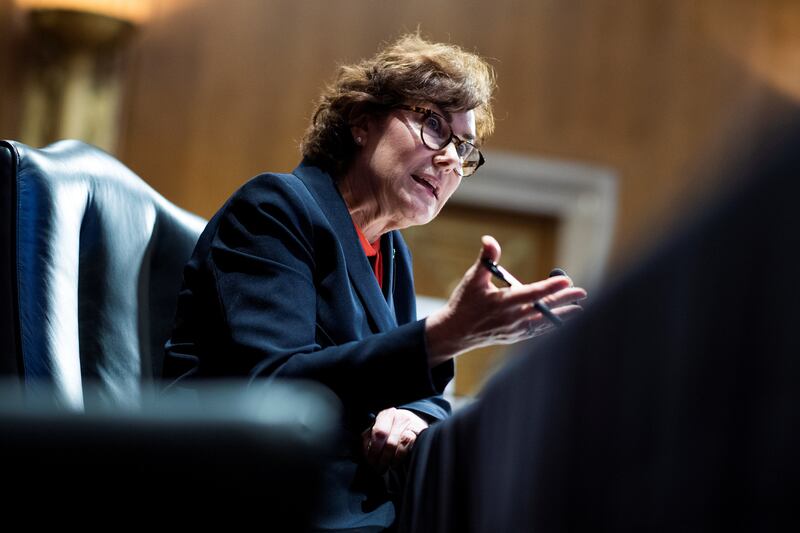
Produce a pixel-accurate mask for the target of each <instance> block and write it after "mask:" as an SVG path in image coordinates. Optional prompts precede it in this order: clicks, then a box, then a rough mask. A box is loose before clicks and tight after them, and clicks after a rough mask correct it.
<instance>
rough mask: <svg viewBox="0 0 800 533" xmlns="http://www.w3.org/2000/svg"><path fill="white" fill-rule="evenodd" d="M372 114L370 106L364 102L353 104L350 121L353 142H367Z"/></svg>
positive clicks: (361, 144)
mask: <svg viewBox="0 0 800 533" xmlns="http://www.w3.org/2000/svg"><path fill="white" fill-rule="evenodd" d="M371 118H372V117H371V114H370V113H369V108H368V106H367V105H366V104H364V103H359V104H356V105H355V106H353V108H352V109H351V110H350V116H349V117H348V122H349V124H350V134H351V135H352V136H353V142H354V143H356V145H358V146H364V145H365V144H367V139H368V136H369V130H370V124H371V122H372V120H371Z"/></svg>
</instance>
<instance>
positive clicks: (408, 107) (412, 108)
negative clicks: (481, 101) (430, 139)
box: [393, 104, 486, 178]
mask: <svg viewBox="0 0 800 533" xmlns="http://www.w3.org/2000/svg"><path fill="white" fill-rule="evenodd" d="M393 107H395V108H397V109H404V110H406V111H411V112H412V113H419V114H420V115H423V117H429V116H431V115H436V116H437V117H439V118H440V119H442V121H443V122H444V123H445V124H447V127H449V128H450V137H448V139H447V141H446V142H445V143H444V144H442V146H439V147H438V148H434V147H432V146H430V145H428V143H426V142H425V136H424V135H423V134H422V130H423V129H424V128H425V120H424V119H423V121H422V122H421V123H420V125H419V138H420V140H421V141H422V144H424V145H425V148H427V149H428V150H434V151H435V150H443V149H444V148H446V147H447V145H448V144H450V143H451V142H452V143H453V144H454V145H455V147H456V153H458V147H459V146H461V145H462V144H468V145H470V146H472V148H473V150H476V151H477V152H478V164H477V165H475V170H473V171H472V172H470V173H469V174H464V165H461V172H460V173H459V174H460V175H461V177H462V178H468V177H470V176H472V175H473V174H475V173H476V172H477V171H478V169H479V168H481V166H483V164H484V163H485V162H486V158H484V157H483V152H481V151H480V149H479V148H478V147H477V146H475V144H473V143H471V142H469V141H465V140H464V139H461V138H460V137H459V136H458V135H456V134H455V133H453V126H452V124H450V122H449V121H448V120H447V119H446V118H445V117H444V116H442V115H440V114H439V113H437V112H436V111H434V110H433V109H429V108H427V107H421V106H412V105H406V104H396V105H394V106H393ZM458 159H459V161H463V158H461V157H459V158H458Z"/></svg>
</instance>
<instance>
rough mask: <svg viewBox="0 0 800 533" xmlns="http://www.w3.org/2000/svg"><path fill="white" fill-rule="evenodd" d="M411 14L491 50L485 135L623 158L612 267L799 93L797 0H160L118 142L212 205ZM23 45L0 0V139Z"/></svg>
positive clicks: (134, 67) (593, 159) (163, 182)
mask: <svg viewBox="0 0 800 533" xmlns="http://www.w3.org/2000/svg"><path fill="white" fill-rule="evenodd" d="M417 27H419V28H420V29H421V31H422V33H423V34H424V35H426V36H427V37H429V38H432V39H435V40H445V41H451V42H454V43H458V44H460V45H462V46H465V47H467V48H469V49H474V50H477V51H478V52H480V53H481V54H483V55H484V56H486V57H489V58H491V61H492V63H493V64H494V66H495V68H496V70H497V73H498V79H499V84H500V88H499V92H498V93H497V98H496V111H497V116H498V119H499V120H498V128H497V133H496V135H495V136H494V138H492V139H491V140H490V141H489V143H488V145H487V148H488V150H492V149H495V150H507V151H513V152H518V153H521V154H524V155H531V156H545V157H555V158H564V159H569V160H577V161H583V162H587V163H596V164H600V165H603V166H606V167H611V168H612V169H614V170H616V172H617V173H618V175H619V179H620V181H619V213H618V219H617V231H616V237H615V243H614V248H613V251H612V261H613V263H615V264H616V266H619V265H621V264H623V263H626V262H628V261H629V260H630V259H631V258H632V257H634V256H635V254H636V252H637V251H638V250H639V249H640V247H641V246H642V245H648V244H649V243H651V242H653V241H656V240H658V238H659V236H660V235H661V234H662V233H663V232H664V231H665V229H664V228H665V225H666V224H667V223H668V222H669V221H670V220H671V219H674V218H676V217H679V216H680V215H681V214H682V213H683V211H684V209H685V207H686V206H688V205H692V203H693V201H694V199H695V198H697V197H698V195H699V194H700V193H701V192H703V191H707V190H710V189H711V186H712V185H717V183H716V182H717V181H718V179H719V178H714V177H713V176H714V174H713V173H711V172H708V169H709V168H712V167H714V166H716V164H717V163H718V161H719V159H718V155H717V154H718V153H719V152H718V149H719V145H720V142H721V141H720V140H721V139H723V138H725V137H726V136H728V135H730V134H731V133H734V134H736V135H737V136H738V138H739V141H740V142H742V143H744V144H746V141H747V138H748V134H749V132H750V131H753V129H752V128H751V127H750V125H752V124H753V123H756V122H758V121H759V120H761V121H763V120H764V117H768V116H769V115H768V113H767V109H768V108H770V105H771V103H772V102H775V101H776V100H781V101H782V102H783V101H784V100H785V101H789V102H791V101H793V100H794V98H796V97H797V96H798V95H800V2H796V1H795V0H699V1H698V0H493V1H491V2H489V1H485V0H483V1H478V0H403V1H389V0H336V1H332V0H160V1H158V2H154V11H153V14H152V18H151V19H150V20H149V21H148V22H146V23H145V24H144V25H143V26H142V27H141V29H140V31H139V33H138V35H137V36H136V38H135V39H134V40H133V41H132V42H131V43H129V46H128V48H127V49H126V53H125V56H124V57H123V60H124V61H123V69H122V70H123V73H124V84H123V87H124V91H125V92H124V94H123V117H122V121H121V124H120V142H119V146H118V149H117V155H118V156H119V157H120V158H121V159H122V160H123V161H124V162H125V163H127V164H128V165H129V166H130V167H132V168H133V169H134V170H135V171H136V172H137V173H139V174H140V175H141V176H142V177H144V178H145V179H146V180H148V181H149V182H150V183H151V184H152V185H153V186H154V187H155V188H156V189H157V190H159V191H160V192H161V193H162V194H164V195H165V196H166V197H167V198H169V199H170V200H172V201H174V202H176V203H178V204H179V205H182V206H183V207H186V208H187V209H189V210H191V211H194V212H197V213H199V214H201V215H203V216H206V217H208V216H210V215H211V214H212V213H213V212H214V211H215V210H216V209H217V207H218V206H219V205H220V204H221V203H222V202H223V201H224V199H225V198H226V197H227V196H228V195H229V194H230V193H231V192H232V191H233V190H234V189H235V188H236V187H238V186H239V185H240V184H241V183H243V182H244V181H245V180H246V179H248V178H249V177H250V176H252V175H254V174H256V173H258V172H260V171H264V170H278V171H282V170H289V169H291V168H292V167H293V166H294V165H295V164H296V163H297V161H298V152H297V144H298V141H299V139H300V137H301V135H302V133H303V130H304V128H305V125H306V123H307V121H308V118H309V115H310V113H311V110H312V105H313V101H314V100H315V98H316V96H317V94H318V92H319V89H320V88H321V87H322V85H323V84H324V83H325V81H326V80H328V79H330V78H331V76H332V75H333V74H334V72H335V66H336V64H338V63H342V62H350V61H354V60H357V59H359V58H361V57H364V56H366V55H370V54H372V53H373V52H374V51H375V50H376V49H377V48H378V47H379V44H380V43H381V42H382V41H386V40H391V39H393V38H395V37H396V36H397V35H399V34H400V33H401V32H403V31H409V30H414V29H416V28H417ZM28 44H29V43H27V41H26V36H25V19H24V17H23V16H21V13H19V12H18V10H16V9H15V8H14V6H13V2H12V1H11V0H0V47H2V48H1V49H2V50H3V53H2V54H0V137H2V138H19V132H20V131H21V129H20V121H21V120H22V117H21V113H20V109H19V102H20V96H21V95H20V93H21V91H22V83H21V79H22V77H23V76H24V66H25V65H26V64H27V63H28V55H27V54H28V53H29V52H28V50H29V48H30V47H29V46H28ZM734 128H735V130H734V131H731V130H733V129H734ZM21 140H23V141H24V140H25V139H21ZM725 177H726V176H725V175H722V176H721V179H722V180H723V181H724V179H725ZM476 179H478V178H477V177H476ZM545 222H546V221H545ZM543 238H544V239H545V240H546V239H547V237H543ZM531 242H533V241H531ZM473 248H474V247H471V248H470V249H473ZM551 251H552V249H551V250H550V251H549V252H548V251H546V250H544V252H543V253H545V256H546V253H551ZM470 253H472V252H470ZM416 257H417V259H418V260H419V254H417V256H416ZM611 271H615V268H612V269H611Z"/></svg>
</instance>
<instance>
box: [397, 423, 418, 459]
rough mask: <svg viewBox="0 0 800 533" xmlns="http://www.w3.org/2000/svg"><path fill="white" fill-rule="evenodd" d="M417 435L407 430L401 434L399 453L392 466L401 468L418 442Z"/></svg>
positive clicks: (398, 445) (398, 446)
mask: <svg viewBox="0 0 800 533" xmlns="http://www.w3.org/2000/svg"><path fill="white" fill-rule="evenodd" d="M417 436H418V435H417V433H415V432H414V431H413V430H411V429H406V430H404V431H403V432H402V433H401V434H400V442H399V443H398V444H397V451H396V452H395V454H394V458H393V459H392V466H399V465H400V464H402V463H403V460H404V459H405V458H406V456H408V453H409V452H410V451H411V448H412V447H413V446H414V443H415V442H416V440H417Z"/></svg>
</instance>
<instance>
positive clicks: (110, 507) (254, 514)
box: [0, 382, 340, 531]
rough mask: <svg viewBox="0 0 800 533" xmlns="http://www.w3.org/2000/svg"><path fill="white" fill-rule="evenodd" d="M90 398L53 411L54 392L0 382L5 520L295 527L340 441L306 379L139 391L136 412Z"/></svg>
mask: <svg viewBox="0 0 800 533" xmlns="http://www.w3.org/2000/svg"><path fill="white" fill-rule="evenodd" d="M103 389H104V388H103V387H100V388H98V389H97V392H98V393H99V394H100V395H103V394H104V392H103ZM85 390H86V391H87V393H88V394H91V393H92V391H93V390H94V389H93V388H92V387H86V389H85ZM53 392H54V394H51V393H53ZM90 404H91V406H92V408H91V409H88V408H87V410H86V411H85V412H83V413H78V412H74V411H69V410H66V409H65V408H63V407H59V405H60V393H59V392H58V391H57V390H56V391H53V390H52V389H51V390H49V391H48V390H47V389H45V388H42V387H34V386H31V385H30V384H29V385H28V386H27V387H26V388H25V390H24V391H22V389H21V388H20V387H19V386H18V385H17V384H14V383H12V384H6V386H5V387H3V388H2V389H0V472H2V478H3V482H4V485H5V487H6V490H5V491H4V495H3V496H2V498H0V507H1V508H3V509H4V514H5V516H7V517H11V516H18V517H20V518H24V520H25V521H26V523H29V524H37V525H39V524H60V525H62V526H63V525H66V524H75V525H77V526H80V527H81V528H84V527H85V526H91V525H97V526H101V525H102V526H105V527H108V526H110V525H112V524H115V525H123V524H125V525H128V524H142V525H144V524H148V525H153V524H156V523H157V524H171V523H172V524H174V523H180V524H182V525H190V524H194V525H201V524H202V525H205V524H208V523H215V522H209V521H214V520H217V521H223V523H225V524H226V525H227V526H229V527H230V526H234V525H236V524H248V525H249V524H253V523H255V524H260V527H263V528H264V529H265V530H270V528H275V529H274V530H276V531H305V530H306V529H307V528H308V522H309V518H310V516H311V515H312V513H313V512H314V509H315V508H316V506H317V504H318V501H319V498H320V476H321V474H320V472H321V470H322V469H321V467H322V465H323V463H324V461H325V460H326V455H327V453H328V452H329V451H330V450H331V448H332V444H333V443H336V442H337V439H338V438H339V434H338V430H339V426H338V424H339V416H340V415H339V407H338V403H337V400H336V399H335V397H334V396H333V395H332V393H330V392H329V391H327V390H326V389H323V388H321V387H320V386H318V385H314V384H306V383H299V382H289V383H286V382H271V383H263V384H262V383H254V384H251V385H250V386H249V387H248V384H247V383H244V382H228V383H215V384H211V383H208V384H205V385H203V386H200V385H198V386H197V388H196V389H193V390H192V391H179V392H178V393H174V394H172V395H170V396H165V397H160V398H157V397H155V396H149V395H146V394H145V395H143V397H142V400H141V403H140V405H139V406H138V407H131V406H127V407H125V408H121V407H120V406H119V405H118V404H116V403H114V402H110V403H107V404H105V406H104V403H103V402H102V401H101V400H100V399H98V398H94V399H93V401H92V402H90Z"/></svg>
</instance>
